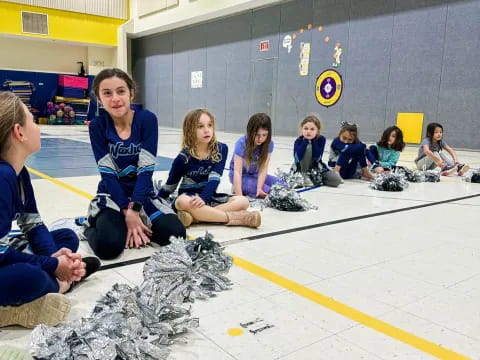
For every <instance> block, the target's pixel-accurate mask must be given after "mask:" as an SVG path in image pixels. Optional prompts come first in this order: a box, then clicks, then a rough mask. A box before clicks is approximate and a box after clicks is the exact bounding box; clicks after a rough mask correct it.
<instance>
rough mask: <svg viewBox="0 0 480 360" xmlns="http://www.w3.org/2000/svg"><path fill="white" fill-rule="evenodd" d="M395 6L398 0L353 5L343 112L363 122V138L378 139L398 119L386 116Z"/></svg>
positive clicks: (346, 56) (354, 120)
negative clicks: (383, 130) (380, 133)
mask: <svg viewBox="0 0 480 360" xmlns="http://www.w3.org/2000/svg"><path fill="white" fill-rule="evenodd" d="M394 6H395V3H394V0H362V1H354V2H352V4H351V8H350V16H351V18H352V20H351V21H350V29H349V30H350V32H349V43H348V47H347V48H346V49H345V54H344V55H345V58H347V59H348V62H347V64H346V67H347V70H346V73H347V74H348V76H346V81H347V85H346V86H345V92H344V94H343V95H344V99H345V102H344V106H343V116H344V119H345V120H348V121H351V122H354V123H356V124H361V129H360V132H361V134H360V136H361V138H362V139H371V140H375V139H376V138H377V137H378V136H379V135H378V133H379V130H380V129H383V128H384V127H386V125H390V124H394V123H395V122H396V120H395V119H385V114H386V107H387V90H388V77H389V68H390V51H391V44H392V28H393V14H392V11H393V9H394ZM367 16H370V17H367ZM342 66H343V65H342Z"/></svg>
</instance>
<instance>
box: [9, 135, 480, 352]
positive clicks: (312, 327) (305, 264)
mask: <svg viewBox="0 0 480 360" xmlns="http://www.w3.org/2000/svg"><path fill="white" fill-rule="evenodd" d="M240 135H241V134H231V133H223V132H217V138H218V139H219V141H222V142H225V143H227V144H228V145H229V148H230V154H229V155H231V151H232V150H233V146H234V143H235V141H236V140H237V139H238V138H239V137H240ZM42 138H43V139H52V140H55V139H60V140H61V139H69V140H73V141H75V143H77V142H82V143H88V142H89V139H88V129H87V127H80V126H42ZM274 141H275V150H274V152H273V154H272V160H271V164H270V173H273V172H274V171H275V169H276V168H277V167H280V168H281V169H283V170H287V169H288V168H289V167H290V165H291V162H292V152H293V150H292V147H293V141H294V138H293V137H276V136H274ZM71 143H72V142H71V141H70V142H68V144H71ZM180 143H181V131H180V130H178V129H166V128H161V129H160V132H159V146H158V155H159V156H163V157H168V158H173V157H175V156H176V154H177V153H178V151H179V148H180ZM47 150H48V149H45V147H44V148H43V149H42V150H41V152H40V155H41V154H42V151H43V152H45V151H47ZM50 150H51V149H50ZM55 151H58V156H59V157H63V159H64V160H65V159H67V162H70V166H69V169H65V173H69V172H70V173H71V170H72V169H74V170H77V171H78V166H76V164H75V158H76V156H77V155H78V154H76V153H75V150H74V149H73V150H72V149H71V148H68V147H66V148H65V149H62V147H61V142H60V145H58V147H56V148H55ZM416 152H417V147H416V146H409V147H407V148H406V149H405V150H404V151H403V153H402V155H401V158H400V165H404V166H408V167H410V168H413V167H414V163H413V159H414V157H415V156H416ZM327 153H328V146H327V148H326V153H325V154H324V159H327V157H328V154H327ZM457 153H458V156H459V159H460V160H461V161H462V162H466V163H468V164H470V166H471V167H477V168H478V167H479V166H480V152H473V151H457ZM81 156H83V157H87V158H88V156H91V157H92V158H93V155H91V153H90V152H89V153H87V154H85V153H84V154H81ZM46 161H47V162H48V160H46ZM51 161H52V163H53V162H55V160H53V158H52V160H51ZM229 163H230V157H229V160H228V161H227V166H228V164H229ZM57 165H58V162H57ZM32 168H33V166H32ZM75 168H76V169H75ZM33 170H39V169H35V168H33ZM39 171H41V172H42V173H43V174H46V175H50V176H52V177H53V178H55V179H57V180H59V181H60V182H61V183H58V182H57V183H55V182H54V181H52V179H46V178H38V177H37V178H36V179H34V180H33V185H34V188H35V194H36V198H37V204H38V207H39V210H40V213H41V215H42V218H43V219H44V221H45V223H46V224H49V223H51V222H53V221H54V220H57V219H59V218H68V217H75V216H81V215H84V214H85V213H86V210H87V207H88V204H89V200H88V197H89V196H91V195H93V194H95V192H96V188H97V184H98V181H99V178H100V177H99V175H97V174H95V175H89V176H62V171H63V170H62V168H60V169H58V168H57V167H56V165H55V164H52V172H51V173H50V174H49V171H48V169H47V170H39ZM80 173H81V172H80ZM167 174H168V171H158V172H155V174H154V177H155V178H158V179H164V180H166V178H167ZM65 184H66V185H69V186H70V188H66V187H65V186H64V185H65ZM220 189H221V190H222V191H224V192H229V191H230V189H231V185H230V183H229V181H228V171H227V170H226V171H225V172H224V175H223V178H222V183H221V185H220ZM301 195H302V197H304V198H305V199H307V200H308V201H310V202H311V203H313V204H315V205H317V206H318V210H317V211H308V212H299V213H292V212H281V211H277V210H274V209H270V208H266V209H263V211H262V226H261V227H260V228H259V229H248V228H242V227H225V226H217V225H204V224H201V225H195V226H192V227H191V228H189V229H188V231H187V233H188V235H190V236H193V237H196V236H200V235H203V234H204V233H205V231H206V230H208V231H209V232H211V233H212V234H213V235H214V236H215V240H216V241H218V242H220V243H224V244H225V245H226V248H225V251H226V252H228V253H229V254H231V255H232V256H234V257H235V264H234V265H233V266H232V268H231V271H230V273H229V277H230V279H231V280H232V281H233V284H234V285H233V287H232V290H231V291H226V292H222V293H219V294H218V296H217V297H215V298H212V299H209V300H206V301H201V300H197V301H196V302H195V303H194V304H193V307H192V308H193V314H192V315H193V316H197V317H199V319H200V327H199V328H197V329H192V330H191V331H189V332H188V334H187V335H186V336H185V337H184V339H186V340H187V343H186V344H183V343H178V344H175V345H173V346H171V349H172V353H171V357H170V358H171V359H182V360H190V359H202V360H216V359H218V360H227V359H246V360H253V359H255V360H256V359H262V360H268V359H289V360H301V359H306V360H307V359H308V360H311V359H321V360H357V359H367V360H373V359H384V360H394V359H395V360H398V359H400V360H408V359H412V360H413V359H414V360H423V359H475V360H479V359H480V237H479V234H480V231H479V226H478V225H479V221H480V220H479V219H480V184H471V183H467V182H465V181H464V180H463V179H462V178H461V177H459V176H457V175H453V176H449V177H442V179H441V181H440V183H419V184H416V183H415V184H410V187H409V188H408V189H406V190H405V191H403V192H397V193H392V192H380V191H376V190H372V189H370V188H369V187H368V182H365V181H361V180H347V181H345V183H344V184H342V185H340V186H339V187H338V188H329V187H320V188H316V189H312V190H309V191H306V192H303V193H301ZM157 248H158V247H157V246H156V245H154V246H152V247H147V248H142V249H139V250H126V251H125V253H124V254H123V255H122V256H121V257H120V258H118V259H116V260H114V261H104V262H103V264H104V265H105V264H110V263H118V265H119V266H117V267H115V268H113V269H110V270H103V271H100V272H98V273H96V274H94V275H92V276H91V277H90V278H89V279H88V280H87V281H85V282H84V283H82V284H81V285H80V286H79V287H78V288H76V289H75V290H74V291H73V292H71V293H70V294H68V296H69V298H70V299H71V302H72V311H71V313H70V316H69V319H70V320H71V319H76V318H80V317H82V316H85V315H87V314H88V313H90V311H91V310H92V309H93V305H94V303H95V301H96V300H97V299H98V298H99V297H100V296H101V295H102V294H104V293H105V292H106V291H108V290H109V289H110V288H111V286H112V285H113V284H114V283H117V282H118V283H127V284H129V285H138V284H140V282H141V281H142V267H143V263H134V264H130V265H125V264H124V263H125V262H127V263H128V261H129V260H134V259H139V258H144V257H147V256H149V255H151V254H152V253H153V252H155V250H156V249H157ZM80 253H81V254H82V255H87V254H90V253H91V250H90V248H89V246H88V244H87V243H86V242H82V243H81V245H80ZM120 263H121V264H120ZM249 322H253V323H252V324H250V325H245V324H247V323H249ZM241 324H243V325H244V327H242V326H241ZM267 325H272V327H269V326H267ZM262 328H263V330H262ZM255 330H260V331H258V332H256V333H254V332H255ZM30 332H31V331H30V330H26V329H22V328H19V327H9V328H3V329H0V344H11V345H16V346H22V347H28V344H29V335H30Z"/></svg>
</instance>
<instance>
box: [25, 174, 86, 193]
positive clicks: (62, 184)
mask: <svg viewBox="0 0 480 360" xmlns="http://www.w3.org/2000/svg"><path fill="white" fill-rule="evenodd" d="M27 169H28V171H30V172H31V173H32V174H35V175H37V176H39V177H41V178H42V179H45V180H49V181H51V182H53V183H54V184H57V185H60V186H61V187H63V188H65V189H67V190H70V191H73V192H74V193H75V194H78V195H80V196H83V197H84V198H87V199H88V200H92V199H93V196H92V195H90V194H89V193H87V192H85V191H82V190H80V189H77V188H75V187H73V186H70V185H68V184H65V183H64V182H62V181H60V180H57V179H55V178H52V177H51V176H48V175H47V174H44V173H42V172H40V171H37V170H35V169H32V168H29V167H27Z"/></svg>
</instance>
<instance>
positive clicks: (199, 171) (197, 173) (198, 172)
mask: <svg viewBox="0 0 480 360" xmlns="http://www.w3.org/2000/svg"><path fill="white" fill-rule="evenodd" d="M211 171H212V167H211V166H208V167H206V168H204V167H203V166H200V167H199V168H198V169H197V170H193V171H189V172H188V176H200V175H208V174H210V172H211Z"/></svg>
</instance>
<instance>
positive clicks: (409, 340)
mask: <svg viewBox="0 0 480 360" xmlns="http://www.w3.org/2000/svg"><path fill="white" fill-rule="evenodd" d="M27 169H28V171H30V172H31V173H32V174H35V175H37V176H39V177H41V178H43V179H45V180H50V181H52V182H53V183H55V184H57V185H60V186H61V187H63V188H65V189H68V190H71V191H73V192H74V193H76V194H78V195H80V196H83V197H86V198H87V199H92V198H93V196H92V195H90V194H88V193H86V192H84V191H82V190H79V189H76V188H74V187H73V186H70V185H68V184H65V183H64V182H62V181H59V180H57V179H55V178H52V177H50V176H48V175H46V174H44V173H41V172H40V171H37V170H34V169H32V168H27ZM229 255H230V256H231V257H232V258H233V261H234V262H233V263H234V264H235V265H237V266H238V267H241V268H242V269H244V270H246V271H248V272H250V273H252V274H254V275H257V276H260V277H262V278H264V279H266V280H268V281H271V282H272V283H274V284H276V285H278V286H280V287H282V288H284V289H287V290H290V291H291V292H293V293H295V294H297V295H299V296H302V297H304V298H306V299H308V300H311V301H313V302H316V303H317V304H320V305H322V306H324V307H326V308H327V309H330V310H332V311H335V312H336V313H338V314H340V315H343V316H345V317H347V318H349V319H351V320H353V321H356V322H358V323H360V324H363V325H365V326H367V327H369V328H371V329H373V330H376V331H378V332H381V333H382V334H385V335H387V336H389V337H391V338H393V339H396V340H398V341H401V342H403V343H405V344H407V345H410V346H413V347H414V348H417V349H418V350H421V351H423V352H426V353H428V354H430V355H433V356H435V357H437V358H439V359H442V360H472V359H471V358H468V357H466V356H463V355H460V354H458V353H456V352H454V351H451V350H448V349H445V348H443V347H441V346H439V345H437V344H434V343H432V342H430V341H428V340H425V339H423V338H421V337H418V336H416V335H413V334H410V333H408V332H406V331H404V330H402V329H399V328H397V327H395V326H392V325H390V324H387V323H386V322H384V321H381V320H378V319H376V318H374V317H372V316H370V315H367V314H365V313H363V312H361V311H358V310H355V309H354V308H352V307H350V306H348V305H345V304H342V303H341V302H339V301H336V300H334V299H332V298H329V297H328V296H325V295H322V294H320V293H318V292H316V291H313V290H312V289H309V288H307V287H305V286H303V285H300V284H298V283H296V282H294V281H292V280H289V279H287V278H284V277H283V276H280V275H278V274H275V273H273V272H271V271H269V270H267V269H265V268H262V267H261V266H258V265H255V264H253V263H251V262H249V261H247V260H244V259H242V258H239V257H237V256H234V255H232V254H229Z"/></svg>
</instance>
